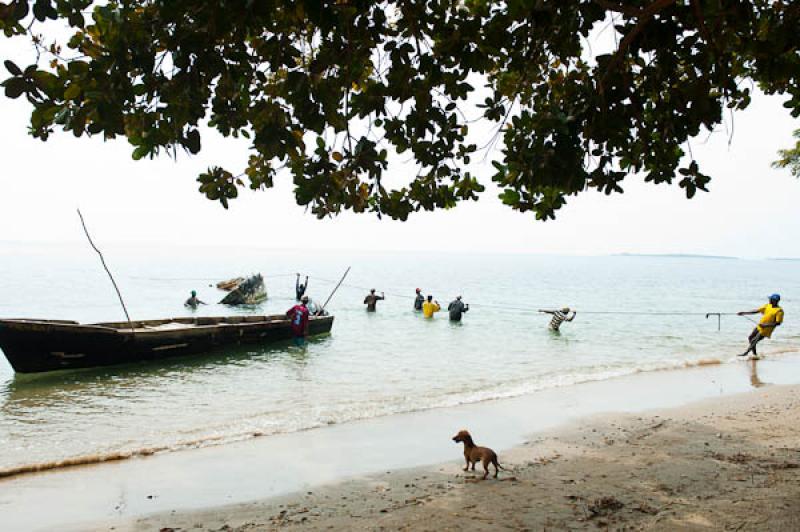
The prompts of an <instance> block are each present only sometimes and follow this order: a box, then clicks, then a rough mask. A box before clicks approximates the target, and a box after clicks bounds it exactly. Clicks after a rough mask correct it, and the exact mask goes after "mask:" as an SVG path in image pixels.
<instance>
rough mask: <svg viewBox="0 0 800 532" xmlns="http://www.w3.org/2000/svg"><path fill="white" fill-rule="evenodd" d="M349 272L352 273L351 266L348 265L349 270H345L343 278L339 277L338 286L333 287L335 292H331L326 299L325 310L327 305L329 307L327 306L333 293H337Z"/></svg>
mask: <svg viewBox="0 0 800 532" xmlns="http://www.w3.org/2000/svg"><path fill="white" fill-rule="evenodd" d="M348 273H350V266H348V267H347V270H345V272H344V275H342V278H341V279H339V283H338V284H337V285H336V287H335V288H334V289H333V292H331V295H329V296H328V299H326V300H325V304H324V305H322V310H325V307H327V306H328V303H330V301H331V298H332V297H333V294H335V293H336V291H337V290H338V289H339V287H340V286H341V285H342V283H343V282H344V278H345V277H347V274H348Z"/></svg>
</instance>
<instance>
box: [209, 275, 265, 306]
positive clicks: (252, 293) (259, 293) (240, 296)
mask: <svg viewBox="0 0 800 532" xmlns="http://www.w3.org/2000/svg"><path fill="white" fill-rule="evenodd" d="M265 299H267V292H266V290H265V289H264V278H263V277H262V276H261V274H260V273H257V274H255V275H251V276H250V277H248V278H247V279H245V280H244V281H242V282H241V283H239V284H238V285H237V286H236V288H234V289H233V290H231V291H230V292H229V293H228V295H226V296H225V297H224V298H222V301H220V303H221V304H223V305H257V304H258V303H261V302H262V301H264V300H265Z"/></svg>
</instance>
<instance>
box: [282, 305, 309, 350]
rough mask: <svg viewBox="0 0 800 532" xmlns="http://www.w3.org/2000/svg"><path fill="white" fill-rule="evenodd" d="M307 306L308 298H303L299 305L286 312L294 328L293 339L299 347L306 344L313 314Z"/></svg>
mask: <svg viewBox="0 0 800 532" xmlns="http://www.w3.org/2000/svg"><path fill="white" fill-rule="evenodd" d="M306 305H308V296H302V297H301V298H300V304H299V305H295V306H293V307H292V308H290V309H289V310H287V311H286V317H287V318H289V321H290V323H291V326H292V337H293V338H294V343H295V345H297V346H301V345H303V344H304V343H306V336H308V318H309V315H310V314H311V313H310V312H309V311H308V307H307V306H306Z"/></svg>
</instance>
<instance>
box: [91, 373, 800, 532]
mask: <svg viewBox="0 0 800 532" xmlns="http://www.w3.org/2000/svg"><path fill="white" fill-rule="evenodd" d="M798 407H800V386H773V387H766V388H761V389H759V390H757V391H755V392H751V393H745V394H739V395H735V396H730V397H724V398H718V399H710V400H705V401H701V402H699V403H694V404H692V405H689V406H685V407H680V408H674V409H666V410H658V411H648V412H647V413H646V414H644V415H607V416H595V417H592V418H590V419H588V420H581V421H580V422H579V423H574V424H571V425H570V426H568V427H562V428H560V429H558V430H556V431H554V432H550V433H547V434H543V435H541V436H539V437H537V438H535V439H534V440H531V441H529V442H526V443H525V444H523V445H521V446H518V447H515V448H513V449H510V450H507V451H505V452H502V453H500V457H501V461H502V462H503V463H505V465H506V466H507V467H508V468H509V469H510V471H508V472H503V471H501V473H500V476H499V479H498V480H494V479H491V478H490V479H489V480H486V481H481V480H479V479H478V478H476V476H475V475H473V474H472V473H471V472H470V473H464V472H463V471H461V469H460V464H459V463H456V462H455V461H454V462H448V463H446V464H441V465H439V466H435V467H427V468H418V469H414V470H407V471H399V472H390V473H383V474H379V475H374V476H368V477H364V478H359V479H354V480H350V481H347V482H343V483H338V484H333V485H328V486H324V487H322V488H321V489H315V490H313V491H307V492H302V493H295V494H292V495H289V496H285V497H280V498H273V499H269V500H265V501H257V502H252V503H248V504H244V505H234V506H228V507H221V508H215V509H211V510H207V511H196V512H176V513H172V512H168V513H164V514H158V515H155V516H151V517H148V518H146V519H140V520H135V521H131V522H128V523H124V524H121V525H120V524H117V526H116V527H115V529H116V530H165V529H166V530H170V529H173V530H197V529H203V530H231V529H233V530H241V531H249V530H271V529H275V528H287V529H294V528H299V529H336V530H345V529H349V530H352V529H366V530H373V529H375V530H377V529H387V530H393V529H408V530H484V529H513V530H546V529H555V530H567V529H606V528H610V529H633V530H640V529H645V530H797V529H798V527H800V511H798V509H797V505H796V503H797V500H798V497H800V469H799V468H798V466H799V465H800V434H799V433H798V431H797V426H798V421H800V419H799V418H800V409H799V408H798ZM476 438H479V440H478V442H479V443H481V442H482V443H485V444H490V443H491V440H492V438H491V434H481V435H477V436H476ZM454 447H455V446H454ZM459 450H460V449H455V448H454V451H453V454H454V455H457V454H458V451H459ZM331 458H332V459H349V458H345V457H331ZM350 458H354V457H350ZM112 527H114V525H110V526H105V527H100V526H98V529H106V530H107V529H111V528H112Z"/></svg>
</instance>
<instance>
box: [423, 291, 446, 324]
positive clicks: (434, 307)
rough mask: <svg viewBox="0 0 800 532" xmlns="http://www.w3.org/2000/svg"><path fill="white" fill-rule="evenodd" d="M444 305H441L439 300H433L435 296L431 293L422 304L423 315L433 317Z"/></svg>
mask: <svg viewBox="0 0 800 532" xmlns="http://www.w3.org/2000/svg"><path fill="white" fill-rule="evenodd" d="M441 309H442V307H440V306H439V302H438V301H434V300H433V296H431V295H429V296H428V300H427V301H426V302H425V303H423V304H422V316H423V317H425V318H429V319H430V318H433V314H434V313H436V312H439V311H440V310H441Z"/></svg>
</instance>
